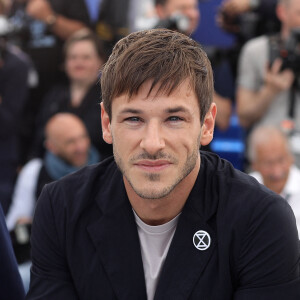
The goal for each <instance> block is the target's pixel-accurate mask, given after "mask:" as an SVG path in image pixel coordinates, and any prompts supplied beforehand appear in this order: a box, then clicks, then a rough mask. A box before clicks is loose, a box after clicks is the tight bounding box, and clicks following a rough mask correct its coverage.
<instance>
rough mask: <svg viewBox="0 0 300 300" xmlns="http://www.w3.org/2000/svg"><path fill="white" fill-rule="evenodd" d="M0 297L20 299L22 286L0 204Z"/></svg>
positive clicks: (22, 293) (22, 295) (22, 290)
mask: <svg viewBox="0 0 300 300" xmlns="http://www.w3.org/2000/svg"><path fill="white" fill-rule="evenodd" d="M0 253H1V255H0V264H1V268H0V281H1V285H0V297H1V299H10V300H22V299H24V298H25V293H24V288H23V285H22V281H21V278H20V274H19V272H18V268H17V262H16V258H15V256H14V254H13V250H12V246H11V241H10V238H9V234H8V232H7V228H6V224H5V218H4V214H3V211H2V208H1V206H0Z"/></svg>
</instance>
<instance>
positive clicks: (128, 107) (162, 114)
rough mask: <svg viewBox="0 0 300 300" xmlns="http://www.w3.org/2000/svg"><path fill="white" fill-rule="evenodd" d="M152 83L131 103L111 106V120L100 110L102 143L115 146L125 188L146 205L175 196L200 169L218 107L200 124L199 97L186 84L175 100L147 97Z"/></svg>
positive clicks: (117, 100)
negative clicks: (201, 156) (203, 147)
mask: <svg viewBox="0 0 300 300" xmlns="http://www.w3.org/2000/svg"><path fill="white" fill-rule="evenodd" d="M149 87H150V82H147V83H145V84H144V85H142V87H141V88H140V91H139V92H138V94H137V95H134V96H132V98H131V99H128V96H127V95H122V96H119V97H117V98H115V99H114V100H113V103H112V119H111V122H110V123H109V117H108V115H107V113H106V112H105V111H104V109H103V105H102V126H103V137H104V139H105V140H106V142H108V143H113V149H114V157H115V160H116V163H117V165H118V166H119V168H120V170H121V171H122V173H123V175H124V180H125V184H126V182H127V183H129V186H130V187H131V189H132V190H133V191H134V193H135V194H137V195H138V196H140V197H141V198H145V199H159V198H163V197H165V196H167V195H168V194H169V193H171V192H172V191H173V190H174V189H176V186H177V185H178V184H179V183H180V182H181V181H184V180H186V179H187V178H188V177H189V174H190V173H191V172H192V171H193V170H194V169H195V168H196V166H197V165H198V166H199V162H200V156H199V147H200V143H201V144H203V145H204V144H208V143H209V142H210V141H211V139H212V134H213V133H212V132H213V126H214V115H215V107H214V106H213V105H212V106H213V109H212V110H213V112H212V113H211V112H209V113H208V114H207V117H206V119H205V121H204V124H203V125H202V126H201V124H200V111H199V105H198V100H197V98H196V96H195V93H194V92H193V91H192V90H191V89H190V87H189V83H188V81H186V82H184V83H183V84H182V85H181V86H180V87H178V88H177V90H175V91H174V92H173V93H172V94H171V95H169V96H167V95H165V94H159V95H157V96H156V97H154V95H155V91H153V92H152V93H151V94H150V96H149V97H147V93H148V90H149Z"/></svg>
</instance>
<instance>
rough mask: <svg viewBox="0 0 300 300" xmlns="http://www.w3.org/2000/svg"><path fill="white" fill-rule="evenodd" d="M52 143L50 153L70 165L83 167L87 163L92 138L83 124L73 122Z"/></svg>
mask: <svg viewBox="0 0 300 300" xmlns="http://www.w3.org/2000/svg"><path fill="white" fill-rule="evenodd" d="M50 143H51V150H50V151H52V152H53V153H54V154H55V155H57V156H58V157H60V158H62V159H63V160H65V161H66V162H67V163H69V164H70V165H72V166H74V167H82V166H84V165H85V164H86V163H87V161H88V155H89V148H90V138H89V137H88V134H87V132H86V129H85V128H84V127H83V125H82V124H81V123H77V122H72V124H70V126H66V127H62V128H61V130H60V131H59V132H56V133H55V135H53V137H52V139H51V142H50Z"/></svg>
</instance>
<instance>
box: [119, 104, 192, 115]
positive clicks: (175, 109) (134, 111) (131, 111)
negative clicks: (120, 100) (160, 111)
mask: <svg viewBox="0 0 300 300" xmlns="http://www.w3.org/2000/svg"><path fill="white" fill-rule="evenodd" d="M143 112H144V111H143V110H140V109H134V108H124V109H123V110H121V111H120V114H142V113H143ZM164 112H165V113H168V114H174V113H178V112H184V113H188V112H189V111H188V110H187V109H186V108H185V107H183V106H177V107H172V108H167V109H165V110H164Z"/></svg>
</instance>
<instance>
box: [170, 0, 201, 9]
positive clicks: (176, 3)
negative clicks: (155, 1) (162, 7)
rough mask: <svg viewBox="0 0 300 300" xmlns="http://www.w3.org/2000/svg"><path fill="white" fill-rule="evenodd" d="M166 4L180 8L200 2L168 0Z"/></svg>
mask: <svg viewBox="0 0 300 300" xmlns="http://www.w3.org/2000/svg"><path fill="white" fill-rule="evenodd" d="M166 6H168V7H170V8H171V7H172V8H178V9H180V8H185V7H190V6H198V2H197V0H167V2H166Z"/></svg>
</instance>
